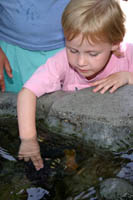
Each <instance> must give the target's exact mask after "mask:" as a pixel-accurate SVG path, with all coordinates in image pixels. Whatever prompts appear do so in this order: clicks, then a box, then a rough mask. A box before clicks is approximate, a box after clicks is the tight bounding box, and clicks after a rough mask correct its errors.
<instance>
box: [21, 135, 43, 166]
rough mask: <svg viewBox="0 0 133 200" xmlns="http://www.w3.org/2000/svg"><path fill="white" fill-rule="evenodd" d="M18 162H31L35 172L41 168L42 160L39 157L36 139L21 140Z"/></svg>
mask: <svg viewBox="0 0 133 200" xmlns="http://www.w3.org/2000/svg"><path fill="white" fill-rule="evenodd" d="M18 157H19V160H22V159H24V161H26V162H27V161H29V160H30V159H31V160H32V162H33V164H34V166H35V168H36V170H40V169H41V168H43V160H42V158H41V155H40V147H39V144H38V141H37V138H36V137H34V138H32V139H21V145H20V148H19V155H18Z"/></svg>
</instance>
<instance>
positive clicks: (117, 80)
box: [91, 72, 133, 94]
mask: <svg viewBox="0 0 133 200" xmlns="http://www.w3.org/2000/svg"><path fill="white" fill-rule="evenodd" d="M126 84H129V85H133V72H116V73H114V74H111V75H109V76H108V77H106V78H103V79H101V80H99V81H95V82H93V83H91V86H94V87H95V88H94V89H93V92H100V93H101V94H104V93H105V92H106V91H109V92H110V93H113V92H115V91H116V90H117V89H118V88H120V87H122V86H124V85H126Z"/></svg>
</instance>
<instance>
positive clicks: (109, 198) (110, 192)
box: [100, 178, 133, 200]
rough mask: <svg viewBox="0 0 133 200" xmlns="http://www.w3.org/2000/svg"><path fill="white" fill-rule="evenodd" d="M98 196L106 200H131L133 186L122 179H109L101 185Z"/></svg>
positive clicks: (132, 197)
mask: <svg viewBox="0 0 133 200" xmlns="http://www.w3.org/2000/svg"><path fill="white" fill-rule="evenodd" d="M100 194H101V197H102V198H104V199H106V200H126V199H128V200H132V199H133V185H131V184H130V183H128V182H127V181H126V180H123V179H119V178H110V179H107V180H105V181H103V182H102V183H101V186H100Z"/></svg>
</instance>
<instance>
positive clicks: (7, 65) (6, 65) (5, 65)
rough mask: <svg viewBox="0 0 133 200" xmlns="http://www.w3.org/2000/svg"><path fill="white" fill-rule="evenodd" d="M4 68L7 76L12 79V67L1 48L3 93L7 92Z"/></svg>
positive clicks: (0, 63) (0, 77) (0, 78)
mask: <svg viewBox="0 0 133 200" xmlns="http://www.w3.org/2000/svg"><path fill="white" fill-rule="evenodd" d="M4 68H5V71H6V73H7V75H8V76H9V77H10V78H12V69H11V67H10V63H9V61H8V59H7V57H6V55H5V53H4V52H3V51H2V49H1V48H0V88H1V91H2V92H4V91H5V81H4Z"/></svg>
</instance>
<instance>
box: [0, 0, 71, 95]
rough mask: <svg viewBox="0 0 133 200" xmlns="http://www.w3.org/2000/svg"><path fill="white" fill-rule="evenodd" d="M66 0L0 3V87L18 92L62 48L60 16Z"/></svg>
mask: <svg viewBox="0 0 133 200" xmlns="http://www.w3.org/2000/svg"><path fill="white" fill-rule="evenodd" d="M68 2H69V0H48V1H45V0H40V1H36V0H28V1H27V0H13V1H9V0H2V1H1V2H0V88H1V91H3V92H4V91H12V92H18V91H19V90H20V89H21V88H22V85H23V84H24V83H25V82H26V81H27V80H28V79H29V77H30V76H31V75H32V73H33V72H34V71H35V70H36V69H37V68H38V66H40V65H41V64H43V63H45V62H46V60H47V59H48V58H49V57H51V56H53V55H54V54H55V53H56V52H58V51H59V50H60V49H61V48H63V47H64V35H63V31H62V26H61V15H62V13H63V10H64V8H65V6H66V5H67V4H68Z"/></svg>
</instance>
